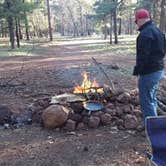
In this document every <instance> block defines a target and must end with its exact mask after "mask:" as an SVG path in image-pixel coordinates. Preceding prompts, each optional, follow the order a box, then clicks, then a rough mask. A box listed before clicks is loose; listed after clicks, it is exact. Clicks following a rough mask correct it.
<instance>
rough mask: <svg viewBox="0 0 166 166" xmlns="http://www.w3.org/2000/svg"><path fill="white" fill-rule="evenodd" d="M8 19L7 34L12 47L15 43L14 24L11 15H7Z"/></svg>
mask: <svg viewBox="0 0 166 166" xmlns="http://www.w3.org/2000/svg"><path fill="white" fill-rule="evenodd" d="M7 21H8V27H9V35H10V44H11V48H12V49H14V48H15V45H14V42H15V39H14V38H15V35H14V24H13V17H11V16H8V18H7Z"/></svg>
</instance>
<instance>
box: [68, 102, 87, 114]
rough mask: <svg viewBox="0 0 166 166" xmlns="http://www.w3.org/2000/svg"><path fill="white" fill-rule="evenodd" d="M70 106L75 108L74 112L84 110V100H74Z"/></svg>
mask: <svg viewBox="0 0 166 166" xmlns="http://www.w3.org/2000/svg"><path fill="white" fill-rule="evenodd" d="M70 107H71V108H72V110H74V112H76V113H80V112H82V111H83V109H84V108H83V104H82V102H73V103H71V104H70Z"/></svg>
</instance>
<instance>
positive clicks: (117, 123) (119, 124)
mask: <svg viewBox="0 0 166 166" xmlns="http://www.w3.org/2000/svg"><path fill="white" fill-rule="evenodd" d="M116 125H117V126H123V125H124V121H123V119H117V120H116Z"/></svg>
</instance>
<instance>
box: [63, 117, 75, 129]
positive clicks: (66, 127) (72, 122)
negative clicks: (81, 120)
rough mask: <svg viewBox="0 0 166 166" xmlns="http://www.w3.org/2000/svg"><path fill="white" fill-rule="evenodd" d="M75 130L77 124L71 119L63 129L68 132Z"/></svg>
mask: <svg viewBox="0 0 166 166" xmlns="http://www.w3.org/2000/svg"><path fill="white" fill-rule="evenodd" d="M75 128H76V122H75V121H73V120H71V119H69V120H67V122H66V124H65V126H64V127H63V129H64V130H66V131H74V130H75Z"/></svg>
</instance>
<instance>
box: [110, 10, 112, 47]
mask: <svg viewBox="0 0 166 166" xmlns="http://www.w3.org/2000/svg"><path fill="white" fill-rule="evenodd" d="M110 44H112V13H111V14H110Z"/></svg>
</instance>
